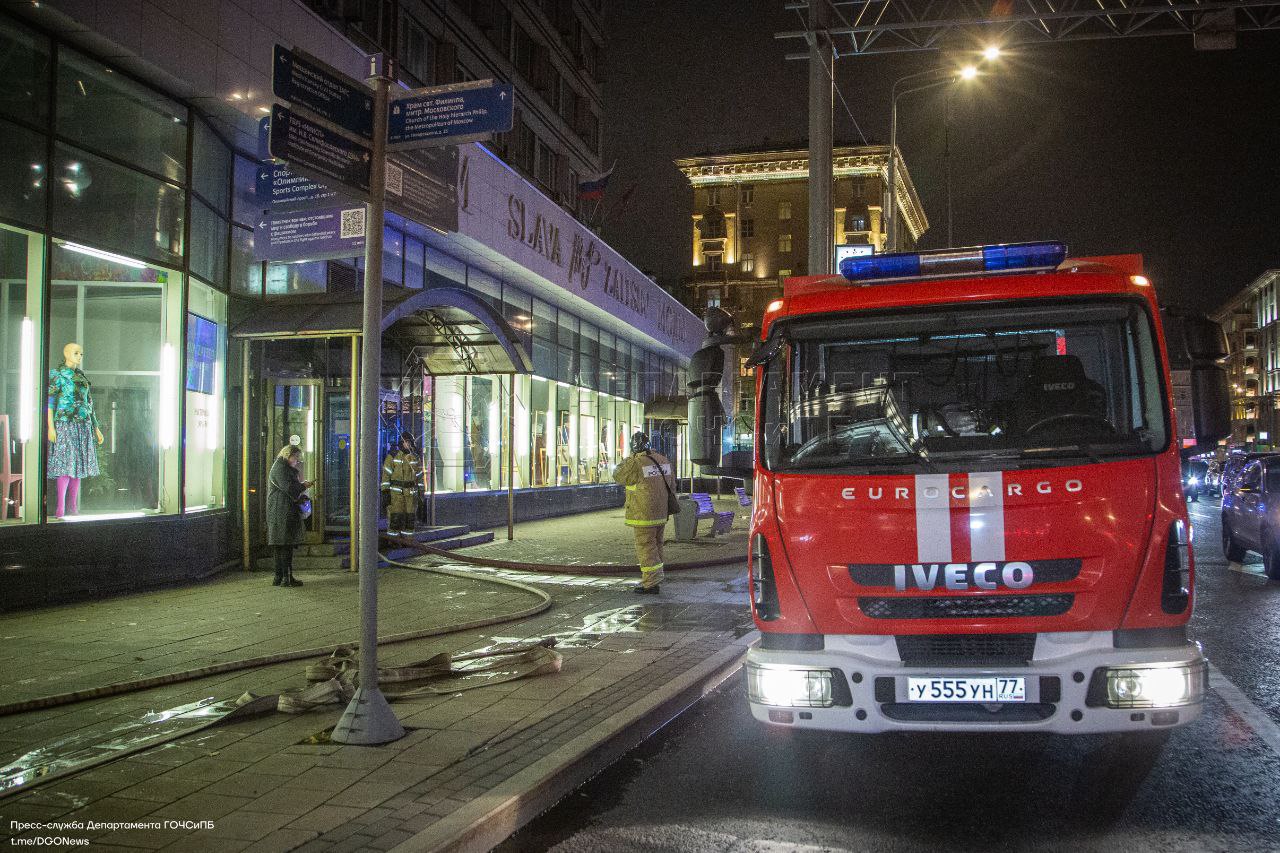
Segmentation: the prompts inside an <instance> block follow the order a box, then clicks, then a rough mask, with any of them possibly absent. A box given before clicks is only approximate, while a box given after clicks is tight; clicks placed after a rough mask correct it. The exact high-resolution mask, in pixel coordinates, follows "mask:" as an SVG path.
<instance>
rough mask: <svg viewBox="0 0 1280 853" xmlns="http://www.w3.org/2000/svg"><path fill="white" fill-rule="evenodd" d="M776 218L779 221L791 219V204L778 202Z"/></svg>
mask: <svg viewBox="0 0 1280 853" xmlns="http://www.w3.org/2000/svg"><path fill="white" fill-rule="evenodd" d="M778 218H779V219H790V218H791V202H789V201H780V202H778Z"/></svg>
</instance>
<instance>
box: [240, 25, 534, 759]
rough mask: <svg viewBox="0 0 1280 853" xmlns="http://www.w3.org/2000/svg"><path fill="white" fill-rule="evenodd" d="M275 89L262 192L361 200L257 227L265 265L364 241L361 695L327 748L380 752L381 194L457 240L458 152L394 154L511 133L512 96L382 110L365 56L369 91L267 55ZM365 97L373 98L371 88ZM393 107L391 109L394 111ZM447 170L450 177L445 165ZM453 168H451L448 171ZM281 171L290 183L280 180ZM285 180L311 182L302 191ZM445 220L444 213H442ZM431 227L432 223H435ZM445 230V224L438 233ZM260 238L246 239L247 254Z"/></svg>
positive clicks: (465, 94) (433, 94)
mask: <svg viewBox="0 0 1280 853" xmlns="http://www.w3.org/2000/svg"><path fill="white" fill-rule="evenodd" d="M272 68H273V76H272V91H273V92H274V93H275V94H276V96H277V97H279V98H282V99H285V100H287V101H289V102H290V108H286V107H284V106H282V105H279V104H277V105H276V106H275V107H274V108H273V109H272V114H271V131H270V140H269V149H270V154H271V156H272V157H275V158H279V159H280V160H284V161H285V162H286V163H287V169H285V170H284V172H277V171H276V170H278V169H281V168H282V167H280V166H278V165H277V166H273V167H272V168H271V169H270V170H268V173H267V174H265V175H260V176H259V183H260V186H259V192H260V193H265V194H266V197H267V198H268V200H269V201H270V203H271V205H272V206H273V207H274V206H276V205H277V204H280V205H290V204H294V203H298V204H302V203H314V202H315V201H317V200H319V199H321V198H323V197H324V193H325V192H326V191H332V192H334V193H335V195H336V194H337V192H339V191H340V192H342V193H343V194H352V195H356V196H358V197H360V198H367V200H368V203H367V205H366V207H365V211H364V213H365V215H364V218H363V221H361V222H360V223H359V225H360V226H361V227H359V228H357V221H356V220H357V219H359V217H357V216H355V212H356V210H358V208H351V207H349V206H348V207H341V206H339V207H329V208H323V209H319V210H311V211H299V212H293V213H288V214H273V215H272V216H271V218H270V221H268V222H264V223H263V224H262V226H260V228H262V229H264V230H263V231H262V235H263V236H262V238H261V239H263V240H264V243H265V246H264V248H263V249H262V251H263V252H265V253H267V256H275V257H274V258H273V259H280V258H282V257H284V256H288V255H292V254H294V253H296V252H301V251H305V253H306V256H307V257H315V256H316V253H317V252H319V253H320V254H325V253H327V252H328V251H335V252H347V253H349V252H351V251H352V245H353V244H350V243H347V244H344V243H343V241H344V240H355V239H356V231H357V230H360V231H362V232H363V234H362V235H361V236H362V237H363V239H364V306H363V308H364V310H363V324H362V328H361V337H362V344H361V357H360V409H359V420H358V424H359V429H358V447H357V456H356V458H357V459H358V464H357V465H355V466H353V467H354V468H355V470H356V471H358V472H360V473H359V475H358V476H359V481H358V483H357V487H358V488H357V498H358V499H357V501H356V504H357V513H356V518H357V519H358V521H357V523H356V525H355V527H354V529H353V534H358V535H353V539H354V540H355V542H353V547H354V548H356V549H357V550H356V552H354V553H353V555H352V556H353V557H356V558H357V564H358V566H359V571H360V686H359V689H358V690H357V691H356V695H355V697H354V698H352V700H351V702H350V704H349V705H348V706H347V708H346V710H345V711H344V712H343V714H342V717H341V719H340V720H339V721H338V725H337V726H336V727H335V728H334V730H333V735H332V738H333V740H335V741H337V742H338V743H350V744H367V745H373V744H381V743H387V742H389V741H393V740H396V739H398V738H401V737H403V736H404V727H403V726H401V725H400V721H399V720H397V719H396V716H395V713H394V712H393V711H392V710H391V706H390V705H388V704H387V700H386V697H385V696H383V695H382V691H381V690H380V689H379V688H378V527H377V518H378V499H379V491H378V478H377V477H376V476H371V474H372V473H373V472H376V471H377V470H378V464H379V460H378V389H379V386H380V384H381V382H380V380H381V371H382V234H383V219H384V214H385V209H384V208H385V205H386V203H387V199H388V196H389V197H390V199H391V202H390V203H391V207H392V209H393V210H396V211H397V212H399V213H402V214H404V215H405V216H409V217H411V218H415V219H421V220H424V221H426V222H427V224H429V225H432V226H433V227H437V228H440V229H441V230H456V228H457V203H456V187H457V178H456V169H457V154H456V151H455V152H454V153H453V154H452V155H445V156H440V155H439V154H438V152H437V153H436V154H435V155H429V156H419V157H411V156H402V157H400V158H399V159H398V161H397V162H396V163H391V164H389V163H388V162H387V150H388V138H389V136H390V138H391V139H393V140H394V141H395V144H396V150H408V149H421V148H428V147H435V148H439V147H441V146H446V145H457V144H458V143H460V142H465V141H471V140H475V139H480V138H486V137H487V136H488V135H489V134H491V133H493V132H497V131H505V130H509V129H510V128H511V122H512V115H513V113H512V101H513V89H512V87H511V86H510V85H509V84H495V83H494V82H493V81H492V80H485V81H479V82H475V83H464V84H461V85H459V86H442V87H432V88H425V89H415V90H412V91H409V92H405V93H403V94H402V95H398V96H397V98H396V100H395V101H394V102H392V101H391V95H390V92H391V82H392V81H391V79H390V78H389V77H388V76H387V75H386V74H385V73H384V69H383V68H382V58H381V57H380V56H375V57H370V77H369V86H365V85H363V84H361V83H360V82H359V81H357V80H353V79H351V78H350V77H348V76H347V75H345V74H343V73H342V72H340V71H338V70H337V69H334V68H332V67H331V66H329V65H326V64H325V63H323V62H321V61H320V60H318V59H316V58H315V57H312V56H309V55H307V54H305V53H302V52H301V51H291V50H287V49H285V48H284V47H281V46H280V45H276V49H275V59H274V62H273V65H272ZM370 87H372V88H370ZM393 103H394V106H392V104H393ZM450 164H452V167H450ZM450 168H451V169H452V170H451V171H450ZM286 173H287V174H286ZM294 173H297V175H301V176H304V177H312V178H315V179H316V181H317V183H315V184H314V185H310V186H308V185H307V184H305V181H304V180H296V181H295V180H294ZM450 206H451V207H452V210H451V211H450V210H448V207H450ZM433 220H434V221H433ZM440 223H442V224H440ZM256 242H257V240H256V239H255V244H256Z"/></svg>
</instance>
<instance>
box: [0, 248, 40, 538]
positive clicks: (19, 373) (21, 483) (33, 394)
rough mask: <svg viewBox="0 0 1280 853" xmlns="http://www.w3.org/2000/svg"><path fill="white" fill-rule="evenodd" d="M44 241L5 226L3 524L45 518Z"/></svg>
mask: <svg viewBox="0 0 1280 853" xmlns="http://www.w3.org/2000/svg"><path fill="white" fill-rule="evenodd" d="M43 260H44V241H43V240H42V239H41V238H40V237H39V236H37V235H35V234H28V233H26V232H23V231H17V230H15V229H12V228H2V227H0V454H2V455H0V525H4V524H18V523H28V524H29V523H32V522H35V521H38V520H39V518H40V512H39V507H38V506H37V504H36V501H37V500H38V497H37V496H38V495H39V493H40V492H39V483H38V482H36V478H37V477H38V476H39V473H38V472H39V453H40V449H41V448H42V447H43V446H44V435H45V429H44V424H42V423H40V421H39V413H40V408H41V407H40V402H39V400H40V393H41V392H40V389H41V382H40V354H41V353H40V340H41V337H42V335H41V331H42V329H43V326H44V323H43V322H42V317H41V309H42V307H43V300H42V299H41V294H42V290H41V284H42V281H43V279H44V276H43V274H42V264H43Z"/></svg>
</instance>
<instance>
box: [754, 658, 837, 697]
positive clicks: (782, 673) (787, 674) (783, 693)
mask: <svg viewBox="0 0 1280 853" xmlns="http://www.w3.org/2000/svg"><path fill="white" fill-rule="evenodd" d="M747 698H749V699H750V700H751V701H752V702H757V703H759V704H761V705H780V706H785V707H789V708H830V707H831V706H832V705H834V704H835V699H834V696H833V693H832V672H831V670H829V669H806V668H803V667H793V666H768V665H765V664H756V663H748V664H747Z"/></svg>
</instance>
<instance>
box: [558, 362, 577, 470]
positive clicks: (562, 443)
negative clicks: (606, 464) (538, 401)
mask: <svg viewBox="0 0 1280 853" xmlns="http://www.w3.org/2000/svg"><path fill="white" fill-rule="evenodd" d="M577 390H578V389H576V388H574V387H573V386H572V385H567V384H565V383H563V382H557V383H556V409H555V415H556V417H555V436H554V438H555V443H556V453H555V460H556V462H555V483H556V485H557V486H569V485H572V484H574V483H576V482H578V394H577Z"/></svg>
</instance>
